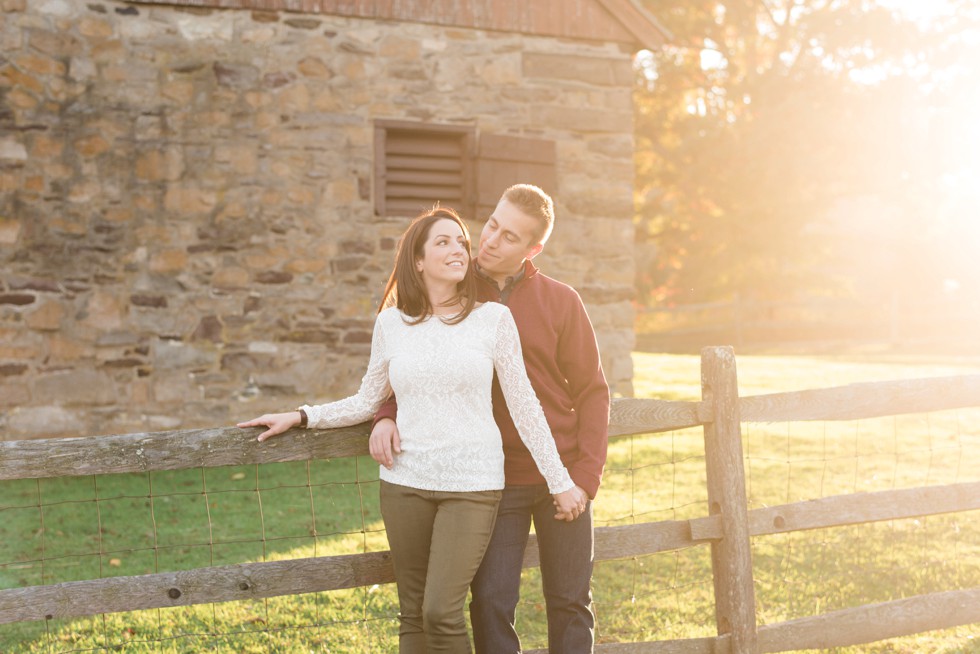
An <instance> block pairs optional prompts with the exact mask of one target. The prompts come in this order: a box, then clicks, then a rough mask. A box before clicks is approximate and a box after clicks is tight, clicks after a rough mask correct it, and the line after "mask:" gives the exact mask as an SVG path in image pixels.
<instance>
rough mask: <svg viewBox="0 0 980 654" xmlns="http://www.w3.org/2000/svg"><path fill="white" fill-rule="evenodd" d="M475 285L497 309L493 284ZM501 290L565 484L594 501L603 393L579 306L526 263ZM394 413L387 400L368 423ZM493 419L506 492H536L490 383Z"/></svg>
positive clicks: (527, 456) (569, 291)
mask: <svg viewBox="0 0 980 654" xmlns="http://www.w3.org/2000/svg"><path fill="white" fill-rule="evenodd" d="M477 279H478V280H479V281H478V289H479V290H478V294H479V296H478V299H479V300H480V301H481V302H500V301H502V298H501V292H500V289H499V288H498V286H497V284H496V282H494V281H493V280H491V279H489V278H486V277H483V276H482V275H478V276H477ZM507 290H509V291H510V292H509V293H507V296H506V297H505V298H503V301H504V303H505V304H506V305H507V306H508V307H509V308H510V311H511V313H512V314H513V316H514V321H515V322H516V323H517V331H518V333H519V334H520V337H521V348H522V350H523V353H524V364H525V366H526V368H527V375H528V377H529V378H530V380H531V386H532V387H533V388H534V392H535V393H536V394H537V396H538V400H539V401H540V402H541V407H542V408H543V409H544V415H545V417H546V418H547V420H548V425H549V426H550V427H551V433H552V435H553V436H554V439H555V444H556V445H557V446H558V453H559V454H560V455H561V459H562V461H563V462H564V464H565V467H567V468H568V472H569V474H570V475H571V476H572V480H573V481H574V482H575V483H576V484H577V485H578V486H581V487H582V488H583V489H585V491H586V492H587V493H588V494H589V496H590V497H593V498H594V497H595V495H596V493H597V492H598V491H599V483H600V482H601V480H602V468H603V466H604V465H605V463H606V445H607V443H608V432H609V387H608V385H607V384H606V378H605V376H604V375H603V373H602V364H601V362H600V360H599V348H598V346H597V345H596V339H595V332H593V330H592V323H591V322H590V321H589V316H588V314H587V313H586V311H585V306H584V305H583V304H582V300H581V298H580V297H579V295H578V293H576V292H575V290H574V289H573V288H572V287H570V286H568V285H566V284H562V283H561V282H559V281H556V280H554V279H552V278H550V277H548V276H547V275H544V274H541V273H540V272H538V269H537V268H535V267H534V264H532V263H531V262H530V261H525V263H524V276H523V277H522V278H520V279H519V280H518V281H517V282H516V284H514V285H513V287H511V288H510V289H507ZM506 292H507V291H506V290H505V293H506ZM396 412H397V408H396V405H395V402H394V400H389V402H387V403H386V404H385V405H384V406H383V407H382V408H381V409H380V410H379V411H378V414H377V415H376V417H375V420H378V419H381V418H392V419H394V418H395V415H396ZM493 415H494V419H495V420H496V421H497V426H498V427H499V428H500V434H501V437H502V438H503V445H504V475H505V479H506V484H507V485H508V486H527V485H533V484H544V483H545V480H544V477H542V476H541V473H539V472H538V468H537V466H536V465H535V463H534V459H533V458H532V457H531V453H530V452H529V451H528V449H527V447H525V446H524V443H523V441H521V439H520V436H518V434H517V428H516V427H514V422H513V420H511V417H510V413H509V412H508V411H507V404H506V402H505V400H504V396H503V393H502V392H501V390H500V384H498V383H497V379H496V376H495V377H494V381H493Z"/></svg>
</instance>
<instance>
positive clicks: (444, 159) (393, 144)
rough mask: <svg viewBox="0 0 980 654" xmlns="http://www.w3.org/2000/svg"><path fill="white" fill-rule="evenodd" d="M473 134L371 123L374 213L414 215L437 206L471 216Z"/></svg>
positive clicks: (418, 125)
mask: <svg viewBox="0 0 980 654" xmlns="http://www.w3.org/2000/svg"><path fill="white" fill-rule="evenodd" d="M472 143H473V129H472V128H469V127H455V126H445V125H424V124H422V123H405V122H394V121H377V122H376V123H375V211H376V213H377V214H378V215H382V216H415V215H417V214H419V213H421V212H422V211H424V210H426V209H428V208H429V207H431V206H432V205H433V204H435V203H436V202H439V203H440V204H442V205H443V206H448V207H452V208H453V209H456V210H457V211H459V212H460V213H464V214H465V213H469V210H470V209H471V208H472V203H473V192H472V188H471V187H472V182H471V180H472V177H473V175H472V159H473V156H472V150H473V146H472Z"/></svg>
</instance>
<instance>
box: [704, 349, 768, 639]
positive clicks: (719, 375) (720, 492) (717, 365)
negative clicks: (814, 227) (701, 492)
mask: <svg viewBox="0 0 980 654" xmlns="http://www.w3.org/2000/svg"><path fill="white" fill-rule="evenodd" d="M701 393H702V396H703V397H704V398H705V401H706V402H708V403H709V404H710V407H711V412H712V415H711V418H712V419H711V421H710V422H708V423H706V424H705V425H704V458H705V465H706V466H707V473H708V512H709V514H711V515H720V518H721V527H722V538H720V539H718V540H714V541H712V542H711V568H712V571H713V575H712V576H713V578H714V586H715V621H716V624H717V629H718V634H719V635H721V634H730V635H731V637H732V650H733V651H734V652H737V653H738V654H755V652H757V651H758V642H757V633H756V622H755V620H756V617H755V583H754V581H753V575H752V543H751V541H750V538H749V521H748V500H747V498H746V491H745V469H744V462H743V457H742V431H741V428H742V427H741V419H740V417H739V403H738V377H737V374H736V371H735V352H734V350H732V348H730V347H712V348H704V349H703V350H701Z"/></svg>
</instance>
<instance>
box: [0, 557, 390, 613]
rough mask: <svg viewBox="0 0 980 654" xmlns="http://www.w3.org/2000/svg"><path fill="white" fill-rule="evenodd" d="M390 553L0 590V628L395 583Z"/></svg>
mask: <svg viewBox="0 0 980 654" xmlns="http://www.w3.org/2000/svg"><path fill="white" fill-rule="evenodd" d="M394 578H395V576H394V572H393V569H392V566H391V555H390V554H389V553H388V552H372V553H368V554H350V555H344V556H322V557H316V558H308V559H291V560H288V561H268V562H263V563H242V564H238V565H227V566H219V567H213V568H197V569H194V570H183V571H180V572H163V573H158V574H150V575H140V576H134V577H111V578H107V579H92V580H88V581H69V582H64V583H60V584H52V585H49V586H31V587H29V588H13V589H9V590H0V624H3V623H7V622H18V621H23V620H44V619H50V618H76V617H81V616H86V615H95V614H98V613H113V612H118V611H137V610H140V609H156V608H163V607H171V606H190V605H193V604H206V603H210V602H230V601H234V600H248V599H260V598H266V597H276V596H279V595H298V594H300V593H312V592H316V591H322V590H336V589H340V588H356V587H360V586H370V585H373V584H381V583H388V582H391V581H394Z"/></svg>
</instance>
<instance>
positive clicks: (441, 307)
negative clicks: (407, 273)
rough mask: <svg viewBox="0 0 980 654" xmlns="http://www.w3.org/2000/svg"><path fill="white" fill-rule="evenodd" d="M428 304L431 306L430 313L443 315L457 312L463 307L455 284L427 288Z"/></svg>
mask: <svg viewBox="0 0 980 654" xmlns="http://www.w3.org/2000/svg"><path fill="white" fill-rule="evenodd" d="M428 294H429V306H431V307H432V314H433V315H436V316H445V315H451V314H456V313H459V312H460V311H461V310H462V308H463V301H462V298H460V296H459V292H458V291H457V290H456V285H455V284H453V285H452V286H451V287H448V286H447V287H444V288H437V289H429V292H428Z"/></svg>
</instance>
